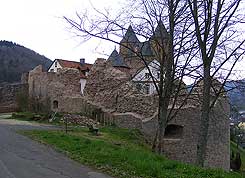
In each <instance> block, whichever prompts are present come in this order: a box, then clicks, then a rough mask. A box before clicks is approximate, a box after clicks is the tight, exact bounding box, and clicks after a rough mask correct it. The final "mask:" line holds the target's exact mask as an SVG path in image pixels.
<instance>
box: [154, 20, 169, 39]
mask: <svg viewBox="0 0 245 178" xmlns="http://www.w3.org/2000/svg"><path fill="white" fill-rule="evenodd" d="M168 36H169V34H168V32H167V30H166V28H165V26H164V24H163V23H162V21H159V23H158V25H157V28H156V30H155V31H154V34H153V35H152V37H151V38H168Z"/></svg>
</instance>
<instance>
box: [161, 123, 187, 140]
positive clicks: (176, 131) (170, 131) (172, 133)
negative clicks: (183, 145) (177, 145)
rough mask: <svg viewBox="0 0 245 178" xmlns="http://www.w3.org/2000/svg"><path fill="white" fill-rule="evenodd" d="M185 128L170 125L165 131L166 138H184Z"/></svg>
mask: <svg viewBox="0 0 245 178" xmlns="http://www.w3.org/2000/svg"><path fill="white" fill-rule="evenodd" d="M183 130H184V127H183V126H181V125H175V124H169V125H168V126H167V127H166V129H165V135H164V138H168V139H181V138H182V136H183Z"/></svg>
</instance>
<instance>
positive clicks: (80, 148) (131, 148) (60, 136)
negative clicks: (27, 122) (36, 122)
mask: <svg viewBox="0 0 245 178" xmlns="http://www.w3.org/2000/svg"><path fill="white" fill-rule="evenodd" d="M100 132H101V135H99V136H93V135H91V134H90V133H89V132H88V131H87V129H85V128H84V129H75V130H74V131H73V132H69V133H68V134H65V133H64V132H62V131H25V132H24V133H23V134H25V135H28V136H29V137H31V138H33V139H35V140H38V141H40V142H42V143H46V144H49V145H53V146H54V147H55V148H56V149H57V150H59V151H61V152H63V153H65V154H67V155H68V156H69V157H71V158H72V159H74V160H77V161H79V162H80V163H83V164H85V165H89V166H92V167H95V168H97V169H99V170H102V171H103V172H106V173H108V174H110V175H112V176H115V177H118V178H140V177H141V178H242V177H243V176H242V175H241V174H239V173H227V172H224V171H222V170H212V169H202V168H198V167H195V166H191V165H187V164H182V163H179V162H177V161H171V160H168V159H166V158H164V157H163V156H160V155H157V154H155V153H152V152H151V150H150V148H149V146H147V145H145V144H144V139H143V137H142V136H141V134H140V133H139V132H137V131H136V130H131V131H129V130H127V129H119V128H113V127H111V128H102V129H101V130H100Z"/></svg>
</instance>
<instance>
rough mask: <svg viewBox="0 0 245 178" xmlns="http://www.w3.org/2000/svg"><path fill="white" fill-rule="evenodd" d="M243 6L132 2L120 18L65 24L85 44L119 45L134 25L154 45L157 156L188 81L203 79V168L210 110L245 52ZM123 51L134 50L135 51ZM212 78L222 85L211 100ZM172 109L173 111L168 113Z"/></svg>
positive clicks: (86, 15) (177, 0)
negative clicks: (92, 41)
mask: <svg viewBox="0 0 245 178" xmlns="http://www.w3.org/2000/svg"><path fill="white" fill-rule="evenodd" d="M241 3H242V0H202V1H198V0H155V1H153V0H137V1H133V0H128V1H127V3H126V5H125V7H121V10H118V12H117V13H116V14H112V13H111V12H110V11H107V10H104V11H100V10H98V9H96V8H93V11H91V12H89V11H85V12H83V13H82V14H79V13H76V16H75V18H69V17H64V19H65V20H66V22H68V24H69V25H70V29H71V31H72V32H73V33H74V34H75V35H76V36H77V37H80V38H81V40H83V41H87V40H89V39H90V38H93V37H95V38H100V39H104V40H107V41H111V42H113V43H115V44H118V45H119V44H120V40H121V39H122V38H123V36H124V34H125V32H126V30H127V28H128V26H129V25H131V26H132V28H133V30H134V32H135V33H136V35H137V37H138V38H139V39H140V40H142V41H148V40H151V41H153V42H154V44H155V47H154V48H153V50H154V54H155V57H156V59H157V60H158V61H159V63H160V66H159V69H160V81H159V83H157V82H156V81H155V80H154V77H153V75H152V74H151V71H150V70H149V73H150V75H151V77H152V80H153V82H154V84H155V87H156V89H157V93H158V96H159V107H158V111H159V115H158V123H159V127H158V132H157V135H156V137H155V143H154V144H153V147H154V149H155V150H157V151H158V152H162V151H163V150H162V149H163V148H162V147H161V145H162V144H161V143H162V139H163V135H164V132H165V128H166V126H167V122H168V121H169V120H170V119H171V118H173V117H174V116H175V115H176V114H177V113H172V112H173V108H174V107H176V106H177V105H176V103H177V100H178V97H179V96H180V95H181V90H183V79H186V78H188V80H192V82H193V85H196V84H197V81H200V80H203V83H204V84H203V93H202V96H203V99H202V101H201V103H202V116H201V118H202V119H201V120H202V125H203V127H202V130H201V134H200V138H199V145H198V148H201V149H198V153H197V154H198V155H199V160H198V163H199V165H201V166H203V162H204V157H205V150H206V144H207V131H208V126H209V125H208V123H209V115H210V111H211V109H212V107H213V105H214V103H215V101H216V100H217V99H218V97H219V96H220V95H221V93H222V92H224V90H223V87H224V85H225V82H226V81H228V80H229V77H230V76H231V75H233V72H232V71H233V69H234V67H235V66H236V65H237V63H238V62H239V61H241V60H242V57H243V56H244V52H245V49H244V48H245V46H244V42H245V40H244V35H242V31H241V29H239V26H240V24H241V23H244V20H243V19H244V13H243V9H242V8H241V7H242V6H241ZM160 26H161V30H160V31H158V32H157V29H156V28H159V27H160ZM120 45H122V46H123V44H120ZM123 47H125V48H128V50H132V48H130V46H126V45H125V46H123ZM139 51H141V50H139ZM139 51H137V52H135V51H134V50H132V52H133V53H135V55H137V57H138V58H140V59H141V60H142V61H143V62H144V64H145V66H146V67H147V64H148V62H147V60H146V59H145V58H144V55H142V53H141V52H139ZM213 79H218V80H219V81H220V82H221V85H220V88H218V89H217V90H215V92H216V98H215V99H214V100H211V99H210V92H211V88H212V81H213ZM176 88H177V89H176ZM188 97H189V96H188V95H186V98H185V99H183V103H182V104H180V105H178V107H180V108H181V107H182V106H183V104H184V103H185V102H186V100H187V99H188ZM170 104H171V106H172V109H171V110H170V112H168V108H169V106H170ZM177 112H178V110H177Z"/></svg>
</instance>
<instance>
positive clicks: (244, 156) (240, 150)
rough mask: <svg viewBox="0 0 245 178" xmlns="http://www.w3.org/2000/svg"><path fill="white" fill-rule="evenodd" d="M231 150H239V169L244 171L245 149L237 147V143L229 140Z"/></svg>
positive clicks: (235, 151)
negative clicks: (240, 161) (240, 162)
mask: <svg viewBox="0 0 245 178" xmlns="http://www.w3.org/2000/svg"><path fill="white" fill-rule="evenodd" d="M231 151H233V152H234V153H237V152H239V153H240V154H241V160H242V166H241V171H243V172H245V150H244V149H242V148H241V147H238V148H237V145H236V144H235V143H234V142H232V141H231ZM244 177H245V176H244Z"/></svg>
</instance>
